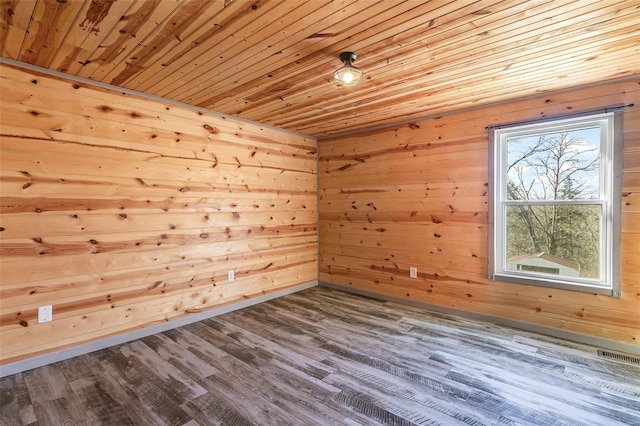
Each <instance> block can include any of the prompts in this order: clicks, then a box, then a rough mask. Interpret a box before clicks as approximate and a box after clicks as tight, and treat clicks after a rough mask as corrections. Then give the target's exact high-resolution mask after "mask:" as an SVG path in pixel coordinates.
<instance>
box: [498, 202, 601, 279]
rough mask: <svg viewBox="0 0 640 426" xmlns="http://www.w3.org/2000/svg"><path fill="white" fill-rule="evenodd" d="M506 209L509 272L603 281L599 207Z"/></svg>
mask: <svg viewBox="0 0 640 426" xmlns="http://www.w3.org/2000/svg"><path fill="white" fill-rule="evenodd" d="M506 209H507V210H506V213H507V214H506V220H507V227H506V232H507V235H506V241H507V247H506V269H508V270H511V271H521V272H525V271H526V272H530V273H542V274H551V275H560V276H563V277H583V278H593V279H599V278H600V224H601V210H600V205H599V204H588V205H583V204H581V205H566V204H563V205H552V206H530V205H516V206H513V205H510V206H506ZM556 271H557V272H556Z"/></svg>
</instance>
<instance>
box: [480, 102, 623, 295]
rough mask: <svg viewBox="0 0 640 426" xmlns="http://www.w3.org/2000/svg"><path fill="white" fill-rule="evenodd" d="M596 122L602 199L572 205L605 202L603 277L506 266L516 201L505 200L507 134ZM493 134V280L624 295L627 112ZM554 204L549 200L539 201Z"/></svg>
mask: <svg viewBox="0 0 640 426" xmlns="http://www.w3.org/2000/svg"><path fill="white" fill-rule="evenodd" d="M594 124H597V125H599V126H600V128H601V141H600V197H599V199H597V200H583V201H581V200H574V201H572V204H590V205H593V204H600V205H601V212H602V215H601V217H602V221H601V225H600V238H601V242H600V262H601V265H600V271H601V276H600V278H599V279H590V278H582V277H575V278H574V277H566V276H559V277H554V276H551V275H549V274H536V273H531V272H527V271H514V270H511V269H507V267H506V266H507V261H506V255H505V253H506V245H507V242H506V206H507V205H513V204H514V202H513V201H512V200H506V181H507V178H506V165H507V164H506V140H507V138H508V137H514V136H530V135H536V134H542V133H550V132H556V131H557V132H561V131H564V130H573V129H576V128H583V127H585V126H590V127H593V126H594ZM489 136H490V137H489V198H490V199H489V238H488V240H489V255H488V257H489V269H488V270H489V279H491V280H495V281H504V282H512V283H517V284H527V285H536V286H542V287H552V288H560V289H565V290H574V291H582V292H588V293H594V294H603V295H608V296H613V297H620V296H621V291H620V219H621V187H622V145H623V134H622V111H616V112H606V113H600V114H589V115H580V116H574V117H570V118H566V117H565V118H546V119H542V120H536V121H532V122H528V123H519V124H513V125H505V126H500V127H497V128H493V129H490V130H489ZM536 203H537V202H529V204H536ZM553 203H554V201H544V202H540V203H538V204H541V205H550V204H553ZM563 203H564V202H563Z"/></svg>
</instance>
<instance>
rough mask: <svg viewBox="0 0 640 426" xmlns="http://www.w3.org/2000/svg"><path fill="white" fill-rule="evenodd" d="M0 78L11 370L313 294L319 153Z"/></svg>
mask: <svg viewBox="0 0 640 426" xmlns="http://www.w3.org/2000/svg"><path fill="white" fill-rule="evenodd" d="M0 76H1V78H0V81H1V87H0V90H1V93H2V96H1V99H0V107H1V110H0V126H1V134H2V141H1V145H0V148H1V152H0V158H1V172H0V179H1V181H0V184H1V186H0V191H1V194H2V210H1V215H0V255H1V260H0V262H1V263H0V270H1V275H0V282H1V284H0V301H1V306H0V342H1V345H0V351H1V361H0V362H1V363H7V362H12V361H17V360H20V359H24V358H28V357H31V356H34V355H36V354H42V353H46V352H49V351H53V350H57V349H60V348H64V347H68V346H72V345H77V344H80V343H85V342H89V341H92V340H94V339H99V338H103V337H105V336H109V335H114V334H119V333H122V332H126V331H128V330H133V329H137V328H140V327H145V326H149V325H152V324H156V323H159V322H163V321H168V320H171V319H174V318H178V317H182V316H185V315H189V314H190V313H193V312H200V311H203V310H206V309H208V308H212V307H214V306H220V305H221V304H224V303H229V302H233V301H237V300H241V299H243V298H250V297H252V296H256V295H262V294H264V293H266V292H269V291H272V290H275V289H281V288H285V287H288V286H292V285H296V284H300V283H305V282H309V281H313V280H316V279H317V257H318V256H317V249H318V243H317V241H318V235H317V232H318V231H317V189H316V185H317V172H316V171H317V161H316V141H315V140H314V139H313V138H305V137H303V136H299V135H296V134H291V133H287V132H284V131H278V130H274V129H271V128H263V127H260V126H258V125H255V124H248V123H245V122H241V121H235V120H233V119H229V118H224V117H221V116H216V115H213V114H204V113H202V112H197V111H194V110H190V109H186V108H181V107H177V106H173V105H170V104H163V103H160V102H156V101H151V100H146V99H142V98H137V97H135V96H132V95H126V94H122V93H116V92H110V91H107V90H103V89H97V88H95V87H91V86H87V85H83V84H78V83H73V82H69V81H63V80H58V79H55V78H52V77H47V76H43V75H38V74H36V73H34V72H28V71H25V70H21V69H16V68H12V67H9V66H5V65H2V66H1V68H0ZM231 269H233V270H235V277H236V280H235V281H234V282H232V283H230V282H228V281H227V271H228V270H231ZM42 305H52V306H53V318H54V320H53V322H50V323H45V324H37V307H38V306H42Z"/></svg>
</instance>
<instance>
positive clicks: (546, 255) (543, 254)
mask: <svg viewBox="0 0 640 426" xmlns="http://www.w3.org/2000/svg"><path fill="white" fill-rule="evenodd" d="M535 258H539V259H544V260H548V261H549V262H553V263H557V264H558V265H562V266H566V267H568V268H572V269H575V270H576V271H579V270H580V265H578V263H576V262H574V261H572V260H568V259H564V258H562V257H558V256H554V255H552V254H549V253H547V252H544V251H543V252H541V253H532V254H525V255H523V256H513V257H510V258H509V259H507V261H508V262H516V261H518V260H525V259H535Z"/></svg>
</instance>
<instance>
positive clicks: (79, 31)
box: [0, 0, 640, 137]
mask: <svg viewBox="0 0 640 426" xmlns="http://www.w3.org/2000/svg"><path fill="white" fill-rule="evenodd" d="M0 1H1V7H2V10H1V11H0V13H1V14H2V16H1V18H2V28H1V29H0V46H1V48H2V56H3V57H4V58H9V59H13V60H17V61H20V62H24V63H28V64H32V65H36V66H40V67H45V68H49V69H51V70H56V71H61V72H64V73H67V74H72V75H75V76H79V77H84V78H89V79H93V80H97V81H100V82H104V83H108V84H112V85H116V86H120V87H125V88H128V89H132V90H136V91H141V92H145V93H148V94H152V95H155V96H161V97H166V98H169V99H172V100H175V101H179V102H184V103H187V104H191V105H195V106H199V107H203V108H208V109H211V110H214V111H218V112H222V113H225V114H230V115H235V116H239V117H243V118H246V119H250V120H255V121H259V122H261V123H266V124H271V125H274V126H278V127H282V128H286V129H290V130H295V131H299V132H303V133H306V134H310V135H315V136H319V137H321V136H324V135H328V134H335V133H342V132H346V131H352V130H356V129H363V128H369V127H374V126H380V125H385V124H391V123H398V122H407V121H411V120H412V119H416V118H418V117H424V116H433V115H440V114H443V113H447V112H451V111H456V110H461V109H467V108H473V107H476V106H481V105H484V104H490V103H496V102H500V101H505V100H508V99H513V98H518V97H526V96H532V95H536V94H539V93H541V92H546V91H554V90H561V89H565V88H569V87H575V86H580V85H587V84H593V83H597V82H602V81H605V80H612V79H620V78H625V77H629V76H632V75H638V74H640V59H639V58H640V52H639V50H640V2H639V1H638V0H626V1H616V0H578V1H571V0H537V1H524V0H504V1H499V0H455V1H437V0H432V1H419V0H408V1H401V0H379V1H376V0H336V1H329V0H308V1H303V0H253V1H245V0H235V1H233V0H85V1H83V0H0ZM345 50H352V51H355V52H357V54H358V60H357V61H356V63H355V65H357V66H359V67H360V68H362V69H363V70H364V71H365V72H366V76H365V80H364V81H363V82H361V83H360V84H359V85H358V86H355V87H340V86H338V85H337V84H336V83H335V82H333V79H332V72H333V71H334V70H335V69H336V68H337V67H338V66H340V65H341V63H340V61H339V60H338V54H339V53H340V52H342V51H345Z"/></svg>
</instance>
